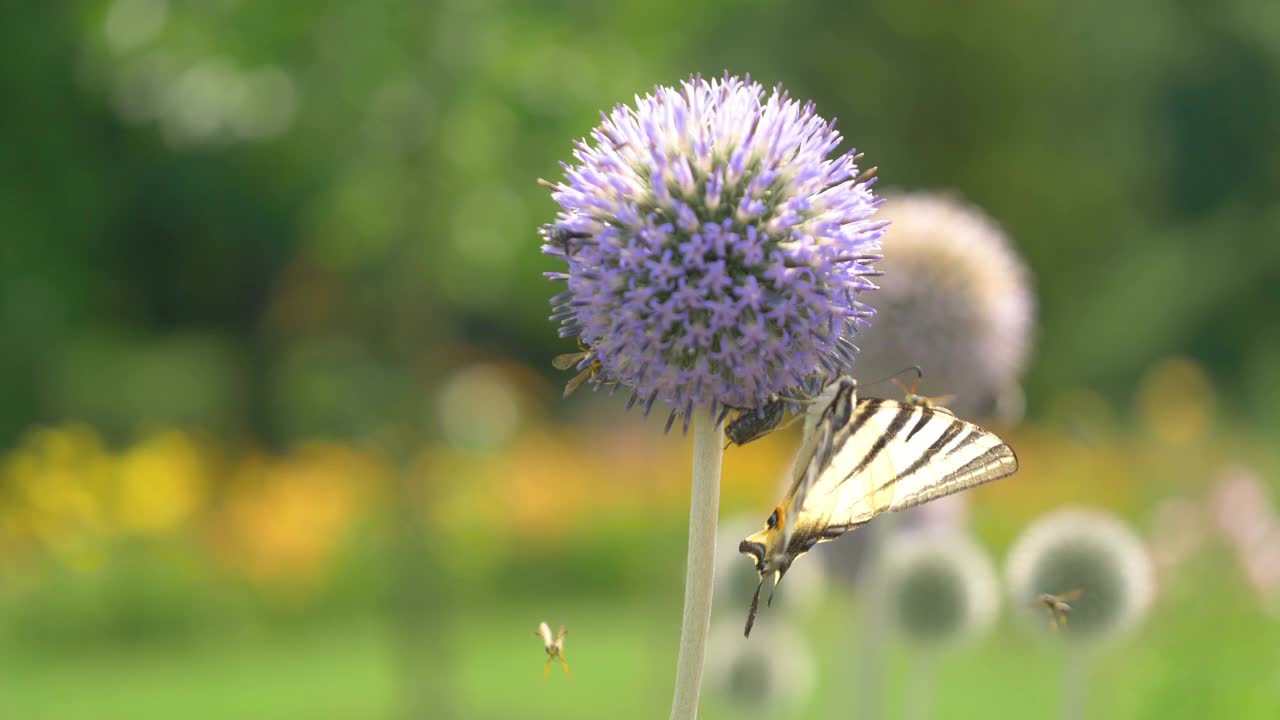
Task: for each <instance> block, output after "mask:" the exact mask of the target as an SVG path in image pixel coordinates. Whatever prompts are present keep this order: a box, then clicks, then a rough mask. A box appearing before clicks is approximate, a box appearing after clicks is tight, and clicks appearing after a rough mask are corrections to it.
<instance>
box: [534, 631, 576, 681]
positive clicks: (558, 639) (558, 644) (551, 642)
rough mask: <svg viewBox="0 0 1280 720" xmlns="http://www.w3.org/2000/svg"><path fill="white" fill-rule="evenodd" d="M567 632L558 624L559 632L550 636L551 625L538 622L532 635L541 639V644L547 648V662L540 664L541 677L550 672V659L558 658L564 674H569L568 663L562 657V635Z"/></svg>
mask: <svg viewBox="0 0 1280 720" xmlns="http://www.w3.org/2000/svg"><path fill="white" fill-rule="evenodd" d="M568 633H569V631H568V630H565V629H564V625H561V626H560V632H558V633H556V636H555V638H552V637H551V626H550V625H548V624H546V623H545V622H544V623H538V629H537V630H535V631H534V633H533V636H534V637H536V638H541V639H542V644H543V645H545V646H546V649H547V664H546V665H543V666H542V677H544V678H545V677H546V676H547V675H548V674H549V673H550V672H551V661H552V660H559V661H560V664H561V665H562V666H564V674H565V675H569V677H573V676H572V675H570V674H569V663H568V662H566V661H565V659H564V636H565V635H567V634H568Z"/></svg>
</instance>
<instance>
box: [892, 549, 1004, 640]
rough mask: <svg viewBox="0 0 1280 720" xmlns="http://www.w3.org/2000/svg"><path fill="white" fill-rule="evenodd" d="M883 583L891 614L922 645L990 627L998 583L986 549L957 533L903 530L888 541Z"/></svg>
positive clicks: (896, 624) (974, 634)
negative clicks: (910, 531)
mask: <svg viewBox="0 0 1280 720" xmlns="http://www.w3.org/2000/svg"><path fill="white" fill-rule="evenodd" d="M883 587H884V592H885V594H886V596H885V600H886V607H887V609H888V614H889V618H890V619H891V621H892V623H893V625H894V627H895V628H896V629H897V630H898V632H899V633H900V634H901V635H902V636H903V637H905V638H906V639H907V640H909V641H910V642H912V643H913V644H915V645H917V646H920V647H927V648H939V647H946V646H950V645H953V644H957V643H960V642H963V641H965V640H971V639H973V638H975V637H977V636H979V635H981V634H982V633H983V632H984V631H986V630H987V629H989V628H990V627H991V623H992V621H993V620H994V619H995V616H996V611H997V609H998V608H999V605H1000V593H999V590H998V588H999V582H998V580H997V579H996V571H995V567H994V565H993V564H992V562H991V558H990V556H989V555H988V553H987V552H986V550H985V549H984V548H983V547H982V546H980V545H978V544H977V543H976V542H974V541H973V540H972V539H970V538H969V537H968V536H966V535H963V534H960V533H954V532H923V533H908V534H898V535H895V536H893V537H891V538H890V539H889V542H888V543H887V544H886V545H885V555H884V576H883Z"/></svg>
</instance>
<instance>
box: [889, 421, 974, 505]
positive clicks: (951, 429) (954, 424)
mask: <svg viewBox="0 0 1280 720" xmlns="http://www.w3.org/2000/svg"><path fill="white" fill-rule="evenodd" d="M962 430H964V423H962V422H960V421H959V420H955V419H953V420H952V421H951V424H950V425H948V426H947V429H946V430H943V431H942V434H941V435H939V436H938V439H937V440H934V441H933V443H932V444H931V445H929V447H927V448H925V451H924V452H923V453H921V454H920V457H918V458H916V461H915V462H913V463H911V464H910V465H908V466H907V468H906V469H905V470H903V471H902V472H900V473H898V476H897V477H895V478H894V479H892V480H890V481H889V482H888V483H886V484H884V485H881V486H880V487H879V488H877V491H879V490H883V489H885V488H886V487H888V486H889V485H891V484H893V483H895V482H898V481H899V480H901V479H903V478H907V477H911V476H912V475H914V474H915V473H916V472H918V471H919V470H920V468H922V467H924V466H925V465H928V464H929V463H930V462H932V461H933V458H934V457H936V456H937V454H938V453H940V452H942V448H944V447H946V446H947V443H949V442H951V441H952V440H954V439H955V437H956V436H957V435H959V434H960V431H962ZM908 439H910V438H908Z"/></svg>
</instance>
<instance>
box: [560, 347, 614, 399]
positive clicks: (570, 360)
mask: <svg viewBox="0 0 1280 720" xmlns="http://www.w3.org/2000/svg"><path fill="white" fill-rule="evenodd" d="M578 350H579V352H575V353H565V354H564V355H557V356H555V357H554V358H552V359H551V364H552V365H553V366H554V367H555V369H557V370H570V369H573V368H575V367H578V366H579V365H581V364H582V363H583V361H585V360H590V362H589V363H588V364H587V367H586V368H584V369H583V370H582V372H580V373H578V374H577V375H575V376H574V377H573V379H572V380H570V381H569V382H567V383H565V385H564V397H569V396H570V395H572V394H573V393H574V391H575V390H577V389H578V388H580V387H582V383H584V382H586V381H587V380H590V379H591V378H593V377H595V374H596V373H598V372H600V370H601V368H602V367H603V366H602V365H601V364H600V360H598V359H597V358H596V351H595V350H593V349H592V348H590V347H588V346H587V344H586V343H584V342H582V338H578Z"/></svg>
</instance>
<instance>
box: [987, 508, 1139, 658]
mask: <svg viewBox="0 0 1280 720" xmlns="http://www.w3.org/2000/svg"><path fill="white" fill-rule="evenodd" d="M1008 578H1009V586H1010V587H1009V589H1010V592H1011V593H1012V602H1013V603H1014V605H1015V606H1017V607H1019V608H1022V609H1023V610H1024V612H1025V613H1026V614H1027V616H1028V617H1030V618H1033V619H1035V620H1036V621H1037V625H1038V626H1040V627H1046V628H1047V627H1048V626H1050V625H1052V623H1050V622H1049V621H1048V620H1046V613H1047V612H1048V609H1047V608H1042V607H1039V606H1038V604H1037V598H1039V597H1040V596H1041V595H1042V594H1045V593H1049V594H1052V595H1056V596H1062V595H1066V594H1069V593H1078V595H1079V597H1076V598H1074V599H1072V600H1069V601H1068V604H1069V605H1070V611H1069V612H1068V614H1067V616H1066V624H1065V625H1064V626H1061V627H1059V628H1058V630H1059V631H1060V632H1061V634H1062V635H1063V636H1065V637H1067V638H1069V639H1071V640H1080V641H1083V640H1095V639H1099V638H1102V637H1106V636H1108V635H1116V634H1118V633H1120V632H1121V631H1123V630H1125V629H1127V628H1129V627H1130V626H1132V625H1134V624H1136V623H1137V622H1138V621H1139V620H1140V619H1142V616H1143V615H1144V614H1145V613H1146V611H1147V608H1148V607H1150V605H1151V601H1152V599H1153V598H1154V594H1155V569H1154V567H1153V565H1152V562H1151V557H1150V555H1149V554H1148V553H1147V549H1146V547H1145V546H1144V545H1143V543H1142V539H1141V538H1139V537H1138V535H1137V534H1136V533H1134V531H1133V530H1131V529H1130V528H1129V527H1128V526H1127V525H1125V524H1124V523H1123V522H1121V521H1120V520H1118V519H1117V518H1115V517H1113V516H1111V515H1109V514H1107V513H1103V512H1098V511H1093V510H1078V509H1067V510H1058V511H1055V512H1052V513H1049V514H1048V515H1045V516H1044V517H1042V518H1040V519H1039V520H1037V521H1036V522H1035V523H1033V524H1032V525H1031V526H1030V527H1028V528H1027V529H1026V530H1025V531H1024V532H1023V533H1022V535H1021V537H1019V538H1018V540H1017V541H1016V542H1015V543H1014V546H1013V548H1012V549H1011V550H1010V551H1009V559H1008Z"/></svg>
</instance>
